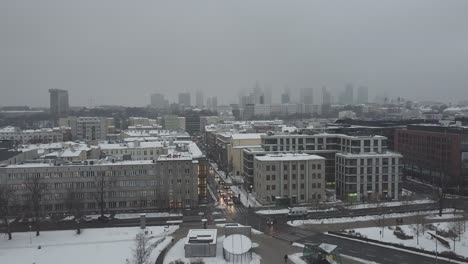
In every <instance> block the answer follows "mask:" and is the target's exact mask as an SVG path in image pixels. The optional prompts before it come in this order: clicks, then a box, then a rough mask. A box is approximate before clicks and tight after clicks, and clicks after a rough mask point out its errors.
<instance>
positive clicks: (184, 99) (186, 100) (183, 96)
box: [179, 93, 191, 106]
mask: <svg viewBox="0 0 468 264" xmlns="http://www.w3.org/2000/svg"><path fill="white" fill-rule="evenodd" d="M179 104H180V105H184V106H190V105H191V101H190V93H179Z"/></svg>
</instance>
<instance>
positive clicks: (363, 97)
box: [357, 86, 369, 104]
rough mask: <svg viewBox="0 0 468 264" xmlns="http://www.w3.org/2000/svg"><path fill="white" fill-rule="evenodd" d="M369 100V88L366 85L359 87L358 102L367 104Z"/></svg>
mask: <svg viewBox="0 0 468 264" xmlns="http://www.w3.org/2000/svg"><path fill="white" fill-rule="evenodd" d="M368 102H369V89H368V88H367V87H366V86H360V87H359V88H358V94H357V103H358V104H367V103H368Z"/></svg>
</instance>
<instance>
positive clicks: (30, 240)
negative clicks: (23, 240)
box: [29, 224, 32, 244]
mask: <svg viewBox="0 0 468 264" xmlns="http://www.w3.org/2000/svg"><path fill="white" fill-rule="evenodd" d="M29 244H32V236H31V224H30V225H29Z"/></svg>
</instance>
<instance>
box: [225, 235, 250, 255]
mask: <svg viewBox="0 0 468 264" xmlns="http://www.w3.org/2000/svg"><path fill="white" fill-rule="evenodd" d="M223 248H224V250H226V251H227V252H229V253H231V254H236V255H240V254H244V253H247V252H249V250H250V249H251V248H252V241H251V240H250V238H248V237H246V236H244V235H241V234H234V235H230V236H228V237H226V238H225V239H224V241H223Z"/></svg>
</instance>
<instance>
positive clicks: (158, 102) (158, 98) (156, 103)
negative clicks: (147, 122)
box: [151, 93, 169, 108]
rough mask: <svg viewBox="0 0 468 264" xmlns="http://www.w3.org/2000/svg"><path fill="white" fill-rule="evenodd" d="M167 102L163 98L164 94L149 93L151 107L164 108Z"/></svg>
mask: <svg viewBox="0 0 468 264" xmlns="http://www.w3.org/2000/svg"><path fill="white" fill-rule="evenodd" d="M168 104H169V103H168V102H167V100H166V99H164V94H160V93H154V94H152V95H151V107H153V108H166V107H167V106H168Z"/></svg>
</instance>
